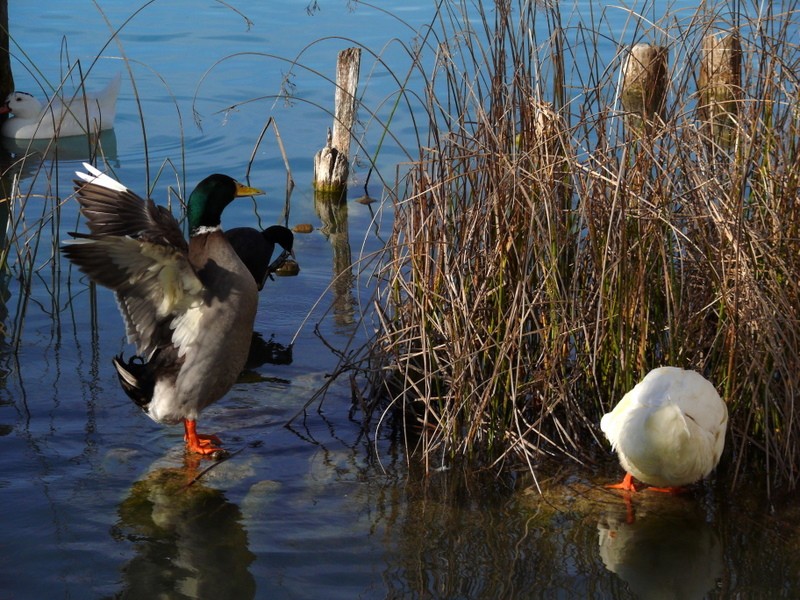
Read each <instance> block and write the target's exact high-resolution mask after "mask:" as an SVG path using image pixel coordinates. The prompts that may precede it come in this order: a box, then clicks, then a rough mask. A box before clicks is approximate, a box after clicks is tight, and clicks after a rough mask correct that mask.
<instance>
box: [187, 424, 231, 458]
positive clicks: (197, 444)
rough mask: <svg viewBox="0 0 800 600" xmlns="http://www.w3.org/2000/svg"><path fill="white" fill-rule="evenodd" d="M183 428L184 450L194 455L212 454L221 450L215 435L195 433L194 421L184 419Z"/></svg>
mask: <svg viewBox="0 0 800 600" xmlns="http://www.w3.org/2000/svg"><path fill="white" fill-rule="evenodd" d="M183 427H184V431H185V434H184V436H183V439H184V440H185V441H186V449H187V450H188V451H189V452H195V453H196V454H214V453H215V452H219V451H221V450H222V447H221V444H222V441H221V440H220V439H219V438H218V437H217V436H215V435H204V434H202V433H197V422H196V421H195V420H194V419H184V420H183Z"/></svg>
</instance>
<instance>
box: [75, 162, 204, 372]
mask: <svg viewBox="0 0 800 600" xmlns="http://www.w3.org/2000/svg"><path fill="white" fill-rule="evenodd" d="M84 167H85V168H86V169H87V171H88V172H89V173H88V174H85V173H78V174H77V175H78V177H79V178H80V181H77V182H76V183H77V196H78V201H79V202H80V205H81V211H82V212H83V214H84V215H85V216H86V218H87V221H88V224H89V230H90V231H91V233H90V234H77V233H73V234H71V235H72V236H73V237H74V238H76V239H74V240H70V241H68V242H65V243H64V245H63V246H62V251H63V253H64V254H65V256H67V258H69V259H70V260H71V261H72V262H73V263H75V264H76V265H77V266H78V268H79V269H80V270H81V271H83V272H84V273H85V274H86V275H88V276H89V278H90V279H92V281H94V282H96V283H98V284H100V285H102V286H105V287H107V288H110V289H111V290H113V291H114V292H115V293H116V296H117V302H118V304H119V308H120V312H121V313H122V315H123V318H124V319H125V327H126V332H127V335H128V341H129V342H131V343H133V344H135V345H136V348H137V352H138V353H139V354H140V355H142V356H143V357H145V358H146V359H147V358H149V357H150V356H151V355H152V354H153V352H155V350H156V349H157V348H159V347H164V346H168V345H173V344H175V345H176V346H177V347H178V351H179V352H180V351H181V345H185V344H189V343H191V342H192V341H193V339H194V333H193V332H192V331H184V329H187V328H188V327H189V326H190V323H189V322H188V321H187V319H186V318H185V314H186V313H187V311H190V310H191V309H192V308H194V307H196V306H199V305H200V304H201V303H202V302H203V294H204V286H203V283H202V282H201V281H200V279H199V277H198V275H197V271H196V270H195V268H194V266H193V265H192V263H191V261H190V259H189V254H188V244H187V243H186V240H185V239H184V238H183V235H182V234H181V231H180V227H179V225H178V222H177V221H176V220H175V218H174V217H173V216H172V214H171V213H170V212H169V211H167V210H166V209H163V208H161V207H158V206H156V205H155V204H154V203H153V202H152V201H151V200H143V199H142V198H140V197H139V196H137V195H136V194H135V193H133V192H131V191H130V190H128V189H127V188H126V187H125V186H123V185H122V184H121V183H119V182H117V181H115V180H114V179H112V178H111V177H108V176H107V175H105V174H103V173H100V172H99V171H97V169H95V168H94V167H92V166H91V165H88V164H84ZM176 340H177V341H176Z"/></svg>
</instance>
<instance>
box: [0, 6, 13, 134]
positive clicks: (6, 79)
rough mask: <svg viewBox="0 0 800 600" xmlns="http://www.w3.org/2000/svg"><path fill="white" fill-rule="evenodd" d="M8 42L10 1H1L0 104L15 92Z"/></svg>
mask: <svg viewBox="0 0 800 600" xmlns="http://www.w3.org/2000/svg"><path fill="white" fill-rule="evenodd" d="M8 42H9V39H8V0H0V102H5V101H6V97H7V96H8V95H9V94H10V93H11V92H13V91H14V75H13V74H12V73H11V55H10V54H9V48H8ZM6 117H7V115H6ZM4 118H5V117H4ZM0 122H1V121H0Z"/></svg>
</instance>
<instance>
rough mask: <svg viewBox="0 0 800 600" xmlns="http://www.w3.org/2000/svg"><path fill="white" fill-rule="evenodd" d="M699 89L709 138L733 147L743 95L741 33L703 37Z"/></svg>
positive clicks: (701, 114) (702, 112) (701, 117)
mask: <svg viewBox="0 0 800 600" xmlns="http://www.w3.org/2000/svg"><path fill="white" fill-rule="evenodd" d="M697 89H698V92H699V96H700V102H699V106H698V112H699V117H700V119H701V121H702V122H703V126H704V127H705V128H706V131H707V132H708V137H709V140H710V141H713V142H714V143H715V144H718V145H719V146H721V147H723V148H730V147H731V146H732V145H733V142H734V141H735V140H736V134H737V132H738V130H739V129H738V123H739V104H740V100H741V99H742V45H741V42H740V41H739V35H738V34H737V33H728V34H725V33H718V34H714V33H712V34H709V35H707V36H706V37H704V38H703V49H702V54H701V57H700V76H699V78H698V83H697Z"/></svg>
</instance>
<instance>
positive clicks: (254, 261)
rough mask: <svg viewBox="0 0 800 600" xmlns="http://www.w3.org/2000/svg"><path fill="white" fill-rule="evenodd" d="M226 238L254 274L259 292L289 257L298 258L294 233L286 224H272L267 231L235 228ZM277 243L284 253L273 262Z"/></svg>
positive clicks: (229, 231) (226, 233)
mask: <svg viewBox="0 0 800 600" xmlns="http://www.w3.org/2000/svg"><path fill="white" fill-rule="evenodd" d="M225 237H226V238H228V241H229V242H230V244H231V246H233V249H234V250H235V251H236V254H238V255H239V258H240V259H241V260H242V262H243V263H244V266H246V267H247V269H248V270H249V271H250V273H251V274H252V275H253V279H255V280H256V285H258V289H259V291H261V290H262V289H263V288H264V283H265V282H266V281H267V277H269V276H270V275H271V274H272V273H274V272H275V271H277V270H278V269H279V268H280V267H281V265H282V264H283V262H285V261H286V259H287V258H288V257H289V256H291V257H292V258H294V250H293V249H292V247H293V246H294V234H293V233H292V231H291V229H288V228H286V227H283V226H282V225H272V226H271V227H267V228H266V229H264V230H263V231H259V230H258V229H253V228H252V227H234V228H233V229H229V230H228V231H226V232H225ZM276 244H277V245H279V246H280V247H281V248H283V252H282V253H281V254H280V256H278V258H276V259H275V261H274V262H272V254H273V252H274V251H275V245H276Z"/></svg>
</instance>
